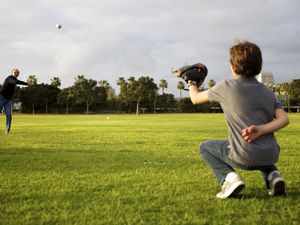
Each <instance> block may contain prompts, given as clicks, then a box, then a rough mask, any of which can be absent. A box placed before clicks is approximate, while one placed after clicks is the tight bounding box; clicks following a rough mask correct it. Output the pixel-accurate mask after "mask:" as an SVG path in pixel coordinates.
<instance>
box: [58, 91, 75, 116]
mask: <svg viewBox="0 0 300 225" xmlns="http://www.w3.org/2000/svg"><path fill="white" fill-rule="evenodd" d="M57 98H58V99H57V101H58V104H60V105H65V107H66V108H65V113H66V114H68V113H69V106H70V104H72V103H73V102H74V93H73V92H72V88H71V87H68V88H64V89H62V90H61V91H60V93H59V94H58V97H57Z"/></svg>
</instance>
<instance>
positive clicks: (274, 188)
mask: <svg viewBox="0 0 300 225" xmlns="http://www.w3.org/2000/svg"><path fill="white" fill-rule="evenodd" d="M268 182H269V195H271V196H277V195H284V194H285V183H284V180H283V178H282V177H281V176H280V173H279V171H277V170H275V171H272V172H271V173H270V174H269V175H268Z"/></svg>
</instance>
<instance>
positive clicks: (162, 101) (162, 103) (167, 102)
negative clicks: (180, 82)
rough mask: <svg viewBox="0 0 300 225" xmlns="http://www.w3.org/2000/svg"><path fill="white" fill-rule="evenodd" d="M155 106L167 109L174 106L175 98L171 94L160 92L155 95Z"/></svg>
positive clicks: (162, 109)
mask: <svg viewBox="0 0 300 225" xmlns="http://www.w3.org/2000/svg"><path fill="white" fill-rule="evenodd" d="M156 107H158V108H160V109H161V111H169V110H170V109H173V108H176V100H175V97H174V95H173V94H162V95H159V96H157V99H156Z"/></svg>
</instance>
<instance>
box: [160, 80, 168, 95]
mask: <svg viewBox="0 0 300 225" xmlns="http://www.w3.org/2000/svg"><path fill="white" fill-rule="evenodd" d="M158 86H159V87H160V88H161V91H162V94H164V93H165V88H168V82H167V81H166V80H164V79H161V80H160V81H159V85H158Z"/></svg>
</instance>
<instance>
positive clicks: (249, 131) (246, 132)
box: [242, 125, 263, 143]
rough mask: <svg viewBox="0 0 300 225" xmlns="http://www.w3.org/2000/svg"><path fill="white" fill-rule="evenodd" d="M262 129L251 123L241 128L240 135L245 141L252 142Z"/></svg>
mask: <svg viewBox="0 0 300 225" xmlns="http://www.w3.org/2000/svg"><path fill="white" fill-rule="evenodd" d="M262 134H263V133H262V131H261V129H260V127H259V126H255V125H251V126H250V127H246V128H245V129H243V130H242V136H243V138H244V139H245V141H247V142H249V143H250V142H252V141H254V140H255V139H257V138H259V137H260V136H261V135H262Z"/></svg>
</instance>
